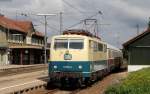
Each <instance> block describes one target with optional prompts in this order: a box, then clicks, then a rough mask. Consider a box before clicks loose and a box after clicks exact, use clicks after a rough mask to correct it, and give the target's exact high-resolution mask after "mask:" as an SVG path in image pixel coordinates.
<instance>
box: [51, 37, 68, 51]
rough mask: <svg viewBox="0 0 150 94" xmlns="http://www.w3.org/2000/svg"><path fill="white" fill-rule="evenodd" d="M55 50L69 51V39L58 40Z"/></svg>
mask: <svg viewBox="0 0 150 94" xmlns="http://www.w3.org/2000/svg"><path fill="white" fill-rule="evenodd" d="M54 48H55V49H67V48H68V40H67V39H56V40H55V43H54Z"/></svg>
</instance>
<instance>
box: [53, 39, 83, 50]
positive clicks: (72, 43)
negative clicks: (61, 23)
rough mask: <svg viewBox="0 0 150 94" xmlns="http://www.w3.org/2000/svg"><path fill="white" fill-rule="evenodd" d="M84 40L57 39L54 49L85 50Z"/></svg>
mask: <svg viewBox="0 0 150 94" xmlns="http://www.w3.org/2000/svg"><path fill="white" fill-rule="evenodd" d="M83 44H84V41H83V39H55V41H54V49H83V47H84V45H83Z"/></svg>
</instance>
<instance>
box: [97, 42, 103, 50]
mask: <svg viewBox="0 0 150 94" xmlns="http://www.w3.org/2000/svg"><path fill="white" fill-rule="evenodd" d="M98 51H103V44H101V43H98Z"/></svg>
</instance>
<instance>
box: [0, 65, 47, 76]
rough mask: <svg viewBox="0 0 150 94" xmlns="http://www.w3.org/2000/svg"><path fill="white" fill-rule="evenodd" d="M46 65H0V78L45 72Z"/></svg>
mask: <svg viewBox="0 0 150 94" xmlns="http://www.w3.org/2000/svg"><path fill="white" fill-rule="evenodd" d="M47 69H48V64H34V65H0V77H1V76H7V75H14V74H21V73H29V72H34V71H42V70H47Z"/></svg>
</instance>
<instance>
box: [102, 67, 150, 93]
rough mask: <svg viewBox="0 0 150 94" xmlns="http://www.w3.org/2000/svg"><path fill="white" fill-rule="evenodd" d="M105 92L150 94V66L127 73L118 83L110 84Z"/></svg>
mask: <svg viewBox="0 0 150 94" xmlns="http://www.w3.org/2000/svg"><path fill="white" fill-rule="evenodd" d="M105 94H150V68H145V69H142V70H139V71H136V72H132V73H129V75H128V77H127V78H126V79H124V80H123V81H122V82H121V83H120V84H117V85H113V86H110V87H109V88H108V89H107V90H106V91H105Z"/></svg>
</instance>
